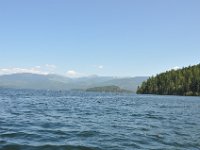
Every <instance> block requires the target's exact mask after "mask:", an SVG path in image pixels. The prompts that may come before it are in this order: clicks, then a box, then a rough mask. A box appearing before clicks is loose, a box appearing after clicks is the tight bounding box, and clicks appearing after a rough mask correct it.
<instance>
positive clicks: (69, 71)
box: [67, 70, 78, 77]
mask: <svg viewBox="0 0 200 150" xmlns="http://www.w3.org/2000/svg"><path fill="white" fill-rule="evenodd" d="M77 75H78V73H77V72H76V71H74V70H68V71H67V76H69V77H76V76H77Z"/></svg>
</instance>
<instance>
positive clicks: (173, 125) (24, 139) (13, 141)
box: [0, 89, 200, 150]
mask: <svg viewBox="0 0 200 150" xmlns="http://www.w3.org/2000/svg"><path fill="white" fill-rule="evenodd" d="M0 149H1V150H55V149H56V150H57V149H58V150H135V149H136V150H137V149H147V150H148V149H160V150H174V149H176V150H199V149H200V97H183V96H155V95H136V94H111V93H85V92H64V91H54V92H53V91H36V90H9V89H4V90H3V89H1V90H0Z"/></svg>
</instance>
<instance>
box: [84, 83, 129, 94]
mask: <svg viewBox="0 0 200 150" xmlns="http://www.w3.org/2000/svg"><path fill="white" fill-rule="evenodd" d="M86 91H87V92H115V93H122V92H128V93H129V92H130V91H128V90H124V89H121V88H120V87H118V86H114V85H111V86H103V87H94V88H89V89H87V90H86Z"/></svg>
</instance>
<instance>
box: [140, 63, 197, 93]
mask: <svg viewBox="0 0 200 150" xmlns="http://www.w3.org/2000/svg"><path fill="white" fill-rule="evenodd" d="M137 93H138V94H160V95H187V96H200V64H198V65H194V66H189V67H184V68H182V69H178V70H170V71H166V72H164V73H161V74H158V75H156V76H152V77H150V78H149V79H148V80H147V81H144V82H143V83H142V85H141V86H140V87H138V89H137Z"/></svg>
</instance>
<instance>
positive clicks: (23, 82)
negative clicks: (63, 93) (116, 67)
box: [0, 73, 148, 92]
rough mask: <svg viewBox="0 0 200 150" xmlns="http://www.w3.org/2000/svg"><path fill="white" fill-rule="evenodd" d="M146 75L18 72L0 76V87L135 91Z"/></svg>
mask: <svg viewBox="0 0 200 150" xmlns="http://www.w3.org/2000/svg"><path fill="white" fill-rule="evenodd" d="M147 78H148V77H124V78H119V77H110V76H88V77H80V78H69V77H65V76H61V75H56V74H48V75H40V74H31V73H18V74H10V75H1V76H0V88H16V89H49V90H86V89H88V88H93V87H101V86H118V87H120V88H122V89H125V90H129V91H132V92H136V90H137V87H138V86H140V85H141V84H142V82H143V81H145V80H146V79H147Z"/></svg>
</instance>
